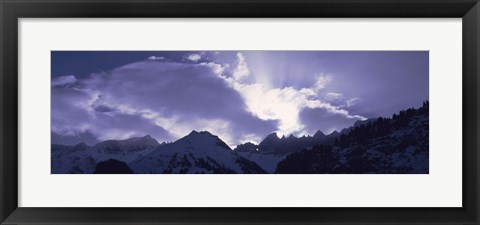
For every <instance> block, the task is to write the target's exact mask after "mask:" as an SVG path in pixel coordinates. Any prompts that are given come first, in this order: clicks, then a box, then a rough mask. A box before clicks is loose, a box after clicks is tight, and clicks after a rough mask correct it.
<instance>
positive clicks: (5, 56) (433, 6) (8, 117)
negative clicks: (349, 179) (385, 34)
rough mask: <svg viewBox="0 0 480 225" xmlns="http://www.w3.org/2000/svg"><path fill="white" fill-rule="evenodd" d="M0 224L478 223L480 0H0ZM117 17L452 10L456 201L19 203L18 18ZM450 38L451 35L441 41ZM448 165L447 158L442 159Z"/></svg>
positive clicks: (438, 13)
mask: <svg viewBox="0 0 480 225" xmlns="http://www.w3.org/2000/svg"><path fill="white" fill-rule="evenodd" d="M0 15H1V25H0V33H1V36H0V38H1V39H0V41H1V50H0V58H1V60H0V68H1V72H0V73H1V74H0V105H1V109H0V125H1V126H0V221H1V224H464V225H465V224H479V202H480V198H479V188H480V187H479V162H480V158H479V154H478V144H479V141H478V139H477V138H478V137H479V132H478V131H479V125H480V124H479V120H478V114H479V98H478V96H479V78H478V77H479V72H480V70H479V63H480V62H479V60H480V57H479V55H480V45H479V42H480V4H479V3H478V0H403V1H402V0H255V1H254V0H221V1H220V0H142V1H135V0H118V1H109V0H99V1H95V0H62V1H59V0H0ZM47 17H48V18H63V17H65V18H73V17H89V18H110V17H111V18H121V17H214V18H226V17H250V18H252V17H259V18H265V17H349V18H351V17H372V18H384V17H389V18H390V17H402V18H416V17H421V18H425V17H432V18H443V17H449V18H452V17H456V18H462V29H463V30H462V32H463V34H462V35H463V38H462V45H463V53H462V54H463V55H462V57H463V64H462V67H463V68H462V69H463V75H462V82H463V84H462V86H463V90H462V92H463V93H462V101H463V102H462V103H463V108H462V110H463V112H462V113H463V122H462V123H463V124H462V125H463V149H462V150H463V175H462V176H463V177H462V178H463V184H462V185H463V207H461V208H24V207H18V204H17V202H18V197H17V195H18V155H17V149H18V143H17V142H18V131H19V130H18V76H17V74H18V73H17V72H18V69H17V67H18V40H17V38H18V23H17V21H18V19H19V18H47ZM446 44H448V43H446ZM445 166H448V165H445Z"/></svg>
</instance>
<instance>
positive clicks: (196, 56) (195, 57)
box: [187, 53, 202, 62]
mask: <svg viewBox="0 0 480 225" xmlns="http://www.w3.org/2000/svg"><path fill="white" fill-rule="evenodd" d="M201 58H202V56H201V55H200V54H196V53H195V54H191V55H189V56H188V57H187V59H188V60H190V61H193V62H196V61H198V60H200V59H201Z"/></svg>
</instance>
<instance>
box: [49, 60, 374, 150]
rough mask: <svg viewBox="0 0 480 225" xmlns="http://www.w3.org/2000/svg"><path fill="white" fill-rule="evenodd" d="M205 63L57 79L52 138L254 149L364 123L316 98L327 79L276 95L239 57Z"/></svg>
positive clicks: (133, 66) (153, 64)
mask: <svg viewBox="0 0 480 225" xmlns="http://www.w3.org/2000/svg"><path fill="white" fill-rule="evenodd" d="M158 58H159V57H156V58H155V59H158ZM205 60H208V59H207V58H205V59H204V61H202V62H200V63H191V62H190V63H187V62H174V61H165V60H145V61H140V62H135V63H130V64H127V65H123V66H120V67H118V68H115V69H113V70H111V71H109V72H101V73H95V74H91V75H90V76H88V77H87V78H83V79H79V80H77V79H74V80H73V79H72V78H68V79H67V78H61V79H60V78H57V79H54V80H52V83H54V82H55V83H56V84H57V83H61V84H68V85H53V84H52V132H54V133H55V134H58V135H60V136H62V135H63V136H65V135H74V136H75V135H77V136H81V135H80V134H84V133H86V132H89V133H91V134H92V135H94V136H95V137H96V138H97V139H98V140H106V139H124V138H129V137H133V136H143V135H147V134H150V135H152V136H153V137H154V138H156V139H158V140H159V141H174V140H176V139H178V138H181V137H183V136H185V135H187V134H188V133H190V132H191V130H207V131H210V132H211V133H214V134H216V135H218V136H220V138H221V139H222V140H224V141H225V142H226V143H227V144H229V145H230V146H235V145H237V144H240V143H244V142H246V141H252V142H255V143H258V142H260V141H261V140H262V139H263V138H264V137H265V136H266V135H268V134H270V133H272V132H278V133H279V134H280V135H289V134H295V135H299V134H301V135H303V134H310V135H311V134H313V133H315V131H317V130H318V129H321V130H322V131H324V132H328V131H331V130H332V129H340V128H343V127H340V126H343V125H345V126H346V125H347V124H350V123H352V121H353V122H354V121H356V120H361V119H365V118H364V117H362V116H360V115H352V114H351V113H350V112H349V111H348V110H347V109H346V108H343V107H342V106H341V105H336V104H333V103H332V101H333V100H335V99H341V100H342V101H345V100H344V99H346V98H345V96H344V95H343V94H341V93H338V92H333V91H330V92H328V93H326V94H322V95H324V96H322V97H320V94H321V93H323V91H324V89H325V88H327V87H328V85H329V84H330V83H331V82H332V81H333V77H332V76H331V75H325V74H322V73H319V74H317V75H316V77H315V82H314V83H312V85H311V86H310V87H302V88H297V87H293V86H284V87H277V88H274V87H272V85H269V84H268V83H258V82H255V79H254V76H255V73H252V72H251V71H250V69H249V66H248V64H247V60H246V57H245V56H244V55H243V54H242V53H240V52H238V53H237V54H236V55H234V56H233V60H234V61H233V62H232V61H228V62H226V61H223V62H222V63H219V62H218V61H214V60H210V61H205ZM229 65H235V66H234V67H233V68H231V67H230V66H229ZM268 77H269V79H275V76H273V75H270V76H268ZM73 78H75V77H73ZM62 79H63V80H68V81H69V82H67V81H62V82H60V81H61V80H62ZM349 101H350V103H349V104H354V103H355V102H356V101H358V100H357V99H355V98H350V99H349ZM346 102H348V101H346ZM345 104H347V103H345ZM317 120H318V121H323V120H331V122H328V121H324V122H322V123H318V122H316V121H317ZM335 121H336V122H335Z"/></svg>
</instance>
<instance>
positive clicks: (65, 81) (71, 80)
mask: <svg viewBox="0 0 480 225" xmlns="http://www.w3.org/2000/svg"><path fill="white" fill-rule="evenodd" d="M75 82H77V78H75V76H74V75H67V76H61V77H57V78H55V79H53V80H52V87H54V86H64V85H71V84H75Z"/></svg>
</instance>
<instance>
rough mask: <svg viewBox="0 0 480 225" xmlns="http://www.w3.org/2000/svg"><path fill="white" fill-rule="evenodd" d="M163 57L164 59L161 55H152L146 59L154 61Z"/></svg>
mask: <svg viewBox="0 0 480 225" xmlns="http://www.w3.org/2000/svg"><path fill="white" fill-rule="evenodd" d="M164 59H165V57H163V56H154V55H152V56H150V57H148V60H152V61H155V60H164Z"/></svg>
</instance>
